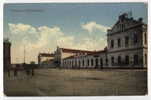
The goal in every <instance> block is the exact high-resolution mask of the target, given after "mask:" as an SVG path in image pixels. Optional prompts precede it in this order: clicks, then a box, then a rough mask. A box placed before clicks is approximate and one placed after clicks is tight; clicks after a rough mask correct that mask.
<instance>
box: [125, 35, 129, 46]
mask: <svg viewBox="0 0 151 100" xmlns="http://www.w3.org/2000/svg"><path fill="white" fill-rule="evenodd" d="M128 45H129V37H128V36H126V37H125V47H127V46H128Z"/></svg>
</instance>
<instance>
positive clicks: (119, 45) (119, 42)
mask: <svg viewBox="0 0 151 100" xmlns="http://www.w3.org/2000/svg"><path fill="white" fill-rule="evenodd" d="M117 42H118V47H121V39H120V38H119V39H118V40H117Z"/></svg>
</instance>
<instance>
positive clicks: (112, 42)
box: [111, 40, 114, 48]
mask: <svg viewBox="0 0 151 100" xmlns="http://www.w3.org/2000/svg"><path fill="white" fill-rule="evenodd" d="M111 48H114V40H111Z"/></svg>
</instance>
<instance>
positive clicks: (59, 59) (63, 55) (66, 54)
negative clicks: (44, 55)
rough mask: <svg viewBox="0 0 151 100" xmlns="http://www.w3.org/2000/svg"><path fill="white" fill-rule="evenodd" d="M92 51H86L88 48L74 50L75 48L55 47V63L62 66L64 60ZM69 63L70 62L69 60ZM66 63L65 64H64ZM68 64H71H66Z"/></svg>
mask: <svg viewBox="0 0 151 100" xmlns="http://www.w3.org/2000/svg"><path fill="white" fill-rule="evenodd" d="M93 52H94V51H88V50H76V49H67V48H59V47H57V50H56V51H55V58H54V60H55V63H56V64H58V65H59V66H61V67H63V66H64V60H65V59H67V58H68V59H69V58H74V57H82V56H86V55H88V54H91V53H93ZM69 63H70V62H69ZM66 65H67V64H66ZM68 65H69V66H70V65H71V63H70V64H68Z"/></svg>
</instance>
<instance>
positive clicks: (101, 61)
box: [100, 58, 103, 66]
mask: <svg viewBox="0 0 151 100" xmlns="http://www.w3.org/2000/svg"><path fill="white" fill-rule="evenodd" d="M100 65H101V66H103V60H102V58H101V59H100Z"/></svg>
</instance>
